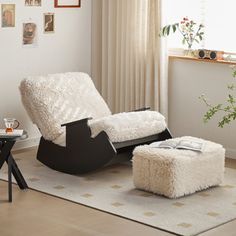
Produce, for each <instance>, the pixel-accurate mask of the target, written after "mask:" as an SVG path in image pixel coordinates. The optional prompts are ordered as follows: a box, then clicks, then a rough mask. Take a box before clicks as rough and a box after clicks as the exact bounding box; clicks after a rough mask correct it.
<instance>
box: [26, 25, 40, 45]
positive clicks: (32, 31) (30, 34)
mask: <svg viewBox="0 0 236 236" xmlns="http://www.w3.org/2000/svg"><path fill="white" fill-rule="evenodd" d="M36 45H37V25H36V24H35V23H33V22H27V23H23V46H36Z"/></svg>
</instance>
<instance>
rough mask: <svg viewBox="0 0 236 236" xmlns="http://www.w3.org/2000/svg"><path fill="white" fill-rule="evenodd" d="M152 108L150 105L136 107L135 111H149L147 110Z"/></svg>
mask: <svg viewBox="0 0 236 236" xmlns="http://www.w3.org/2000/svg"><path fill="white" fill-rule="evenodd" d="M150 109H151V108H150V107H143V108H139V109H135V110H133V111H147V110H150Z"/></svg>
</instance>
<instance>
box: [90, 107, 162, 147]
mask: <svg viewBox="0 0 236 236" xmlns="http://www.w3.org/2000/svg"><path fill="white" fill-rule="evenodd" d="M89 126H90V128H91V131H92V136H93V137H95V136H96V135H98V134H99V133H100V132H101V131H103V130H104V131H105V132H106V133H107V135H108V136H109V138H110V140H111V141H112V142H123V141H127V140H132V139H138V138H143V137H147V136H149V135H154V134H158V133H160V132H162V131H164V130H165V129H166V123H165V117H164V116H163V115H161V114H160V113H159V112H157V111H140V112H127V113H118V114H115V115H110V116H106V117H102V118H99V119H95V120H91V122H89Z"/></svg>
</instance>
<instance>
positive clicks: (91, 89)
mask: <svg viewBox="0 0 236 236" xmlns="http://www.w3.org/2000/svg"><path fill="white" fill-rule="evenodd" d="M20 92H21V98H22V102H23V105H24V107H25V109H26V111H27V113H28V115H29V116H30V118H31V120H32V121H33V123H34V124H36V125H37V126H38V128H39V129H40V132H41V134H42V135H43V137H44V138H45V139H47V140H51V141H53V140H54V139H56V138H57V137H58V136H60V135H61V134H62V133H63V132H65V130H64V128H62V127H61V124H64V123H68V122H71V121H75V120H79V119H83V118H87V117H92V118H101V117H104V116H108V115H110V114H111V111H110V110H109V108H108V106H107V104H106V103H105V101H104V100H103V98H102V97H101V95H100V94H99V93H98V91H97V90H96V88H95V86H94V84H93V82H92V80H91V78H90V77H89V75H87V74H85V73H80V72H69V73H63V74H51V75H47V76H32V77H28V78H26V79H24V80H23V81H22V82H21V84H20Z"/></svg>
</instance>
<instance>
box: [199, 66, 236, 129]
mask: <svg viewBox="0 0 236 236" xmlns="http://www.w3.org/2000/svg"><path fill="white" fill-rule="evenodd" d="M231 67H232V66H231ZM232 69H233V73H232V75H233V78H236V67H235V66H233V67H232ZM227 88H228V91H229V95H228V97H227V98H226V104H221V103H220V104H216V105H212V104H211V103H209V102H208V100H207V99H206V97H205V95H201V96H200V97H199V99H200V100H202V101H203V102H204V103H205V104H206V106H207V108H208V111H207V112H206V113H205V115H204V118H203V121H204V122H205V123H207V122H208V121H209V120H211V118H212V117H213V116H215V114H217V113H219V112H222V113H223V117H222V118H221V119H220V121H219V122H218V127H221V128H223V127H224V126H225V125H226V124H229V123H230V122H231V121H233V120H235V119H236V96H235V95H234V94H233V92H235V89H236V84H235V83H232V84H229V85H228V87H227Z"/></svg>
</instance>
